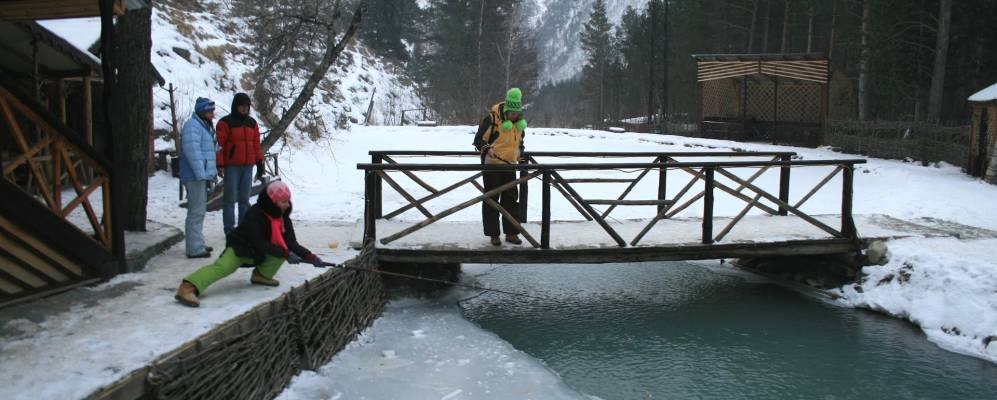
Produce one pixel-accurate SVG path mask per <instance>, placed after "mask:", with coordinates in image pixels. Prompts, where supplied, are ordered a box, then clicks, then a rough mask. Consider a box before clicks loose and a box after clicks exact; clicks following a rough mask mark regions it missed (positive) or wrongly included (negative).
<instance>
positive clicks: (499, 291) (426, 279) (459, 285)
mask: <svg viewBox="0 0 997 400" xmlns="http://www.w3.org/2000/svg"><path fill="white" fill-rule="evenodd" d="M322 265H324V266H326V267H333V268H341V269H349V270H353V271H364V272H370V273H376V274H381V275H388V276H395V277H399V278H406V279H413V280H418V281H424V282H433V283H441V284H444V285H450V286H457V287H463V288H467V289H474V290H482V291H486V292H494V293H502V294H508V295H512V296H520V297H527V298H531V299H537V300H545V301H556V300H555V299H553V298H550V297H545V296H537V295H532V294H526V293H523V292H513V291H507V290H500V289H494V288H489V287H484V286H478V285H469V284H466V283H460V282H451V281H447V280H443V279H433V278H425V277H421V276H416V275H409V274H402V273H398V272H391V271H384V270H380V269H377V268H362V267H355V266H351V265H343V264H334V263H328V262H323V263H322Z"/></svg>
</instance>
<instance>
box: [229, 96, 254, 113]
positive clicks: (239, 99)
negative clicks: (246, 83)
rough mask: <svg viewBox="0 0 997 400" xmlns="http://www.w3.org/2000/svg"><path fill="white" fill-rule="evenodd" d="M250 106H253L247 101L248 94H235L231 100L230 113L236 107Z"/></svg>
mask: <svg viewBox="0 0 997 400" xmlns="http://www.w3.org/2000/svg"><path fill="white" fill-rule="evenodd" d="M250 105H253V102H252V101H251V100H250V99H249V95H248V94H245V93H236V94H235V98H233V99H232V111H235V109H236V107H239V106H250Z"/></svg>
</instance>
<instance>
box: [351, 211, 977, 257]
mask: <svg viewBox="0 0 997 400" xmlns="http://www.w3.org/2000/svg"><path fill="white" fill-rule="evenodd" d="M815 218H816V219H817V220H819V221H821V222H823V223H825V224H827V225H829V226H831V227H834V228H836V229H837V228H839V227H840V226H841V219H840V217H839V216H815ZM854 219H855V226H856V228H857V230H858V233H859V236H860V238H861V240H863V241H869V240H881V239H894V238H904V237H957V238H984V237H987V238H993V237H997V232H993V231H987V230H983V229H979V228H973V227H969V226H965V225H959V224H954V223H949V222H945V221H940V220H932V219H918V220H915V221H913V222H912V221H903V220H900V219H896V218H893V217H890V216H887V215H880V214H873V215H856V216H855V217H854ZM730 220H731V218H723V217H718V218H714V219H713V223H714V227H715V228H714V229H715V231H716V232H719V231H720V230H721V229H723V227H725V226H726V225H727V224H728V223H729V222H730ZM607 222H608V223H609V225H610V226H611V227H612V228H613V229H614V230H616V231H617V232H618V233H619V234H620V236H622V237H623V239H624V240H625V241H627V242H629V241H631V240H632V239H633V238H634V237H635V236H636V235H637V234H638V233H639V232H640V231H641V230H642V229H643V228H644V226H646V225H647V223H648V222H649V220H639V219H638V220H622V221H613V220H611V221H607ZM702 223H703V221H702V219H698V218H695V219H670V220H662V221H659V222H658V223H657V224H656V225H655V226H654V228H653V229H651V231H650V232H649V233H648V234H647V235H646V236H644V238H643V239H642V240H641V241H640V242H639V243H638V245H637V246H628V247H619V246H617V244H616V242H615V241H614V240H613V239H612V238H611V237H610V236H609V234H608V233H606V231H604V230H603V229H602V228H601V227H600V226H599V225H598V224H596V223H595V222H587V221H557V222H552V223H551V234H550V237H551V243H550V247H551V248H550V249H549V250H540V249H535V248H533V247H532V246H530V244H529V242H527V241H526V240H525V239H524V241H523V244H522V245H512V244H509V243H503V245H502V246H501V247H496V246H491V245H490V244H489V243H488V238H487V237H486V236H484V234H483V232H482V228H481V223H480V222H479V221H455V222H449V221H441V222H437V223H434V224H432V225H429V226H427V227H425V228H424V229H422V230H419V231H417V232H414V233H412V234H410V235H408V236H405V237H402V238H400V239H398V240H396V241H394V242H391V243H389V244H382V243H381V242H380V240H381V239H382V238H384V237H386V236H388V235H391V234H394V233H396V232H399V231H401V230H403V229H405V228H408V227H409V226H411V225H413V224H415V223H414V222H410V221H388V220H378V221H377V238H378V242H377V250H378V256H379V258H381V259H382V260H385V261H399V262H504V263H544V262H548V263H549V262H563V263H568V262H592V263H599V262H628V261H653V260H693V259H716V258H737V257H748V256H764V255H769V256H774V255H800V254H831V253H840V252H847V251H852V250H854V249H855V246H856V243H854V242H852V241H850V240H848V239H843V238H835V237H832V236H831V235H829V234H828V233H826V232H824V231H822V230H821V229H819V228H817V227H816V226H814V225H811V224H809V223H807V222H806V221H804V220H802V219H800V218H797V217H794V216H749V217H745V218H743V219H742V220H741V221H740V222H738V223H737V224H736V225H735V226H734V228H733V230H731V231H730V233H729V234H728V235H727V236H726V237H725V238H723V240H721V241H719V242H716V243H714V244H703V242H702ZM524 227H525V228H526V230H527V231H528V232H529V233H530V234H531V235H533V236H534V237H536V238H539V237H540V223H539V222H531V223H527V224H524ZM362 238H363V223H362V221H359V222H357V224H356V225H355V226H354V230H353V234H352V235H351V241H350V245H351V246H353V247H354V248H359V247H360V244H361V241H362Z"/></svg>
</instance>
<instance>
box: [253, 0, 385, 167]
mask: <svg viewBox="0 0 997 400" xmlns="http://www.w3.org/2000/svg"><path fill="white" fill-rule="evenodd" d="M366 11H367V2H366V1H362V2H361V3H360V4H359V5H357V8H356V10H354V11H353V19H352V20H350V26H349V27H347V28H346V32H345V33H343V36H342V37H341V38H340V39H339V42H338V43H337V42H336V32H335V31H333V30H331V29H330V30H329V32H328V34H327V37H326V43H327V44H328V46H326V48H325V54H324V55H323V56H322V61H321V62H320V63H319V65H318V66H317V67H316V68H315V70H313V71H312V75H311V76H310V77H309V78H308V82H305V86H304V87H303V88H302V89H301V93H298V97H297V98H295V99H294V103H291V107H290V108H288V109H287V112H285V113H284V115H283V116H281V117H280V121H278V122H277V124H276V125H274V127H273V128H272V129H270V134H269V135H268V136H267V138H266V139H264V140H263V144H262V148H263V152H264V153H266V152H267V151H268V150H270V147H272V146H273V145H274V144H275V143H277V141H278V140H280V139H281V138H283V137H284V135H285V134H286V133H287V128H288V127H290V126H291V123H292V122H294V119H295V118H297V117H298V114H299V113H301V110H302V109H303V108H304V107H305V104H307V103H308V101H309V100H311V98H312V94H314V93H315V88H316V87H317V86H318V84H319V82H322V79H323V78H325V75H326V74H327V73H328V72H329V67H331V66H332V64H333V63H334V62H335V61H336V59H338V58H339V55H340V54H342V52H343V49H345V48H346V45H347V44H348V43H349V42H350V39H353V35H354V34H356V33H357V29H359V28H360V23H361V21H363V14H364V12H366Z"/></svg>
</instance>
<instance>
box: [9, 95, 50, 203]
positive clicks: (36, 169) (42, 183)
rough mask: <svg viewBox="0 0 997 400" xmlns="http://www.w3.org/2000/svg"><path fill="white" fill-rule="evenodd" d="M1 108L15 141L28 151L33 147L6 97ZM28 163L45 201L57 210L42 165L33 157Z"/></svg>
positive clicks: (29, 158)
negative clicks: (29, 145)
mask: <svg viewBox="0 0 997 400" xmlns="http://www.w3.org/2000/svg"><path fill="white" fill-rule="evenodd" d="M0 110H2V111H3V114H4V118H6V119H7V123H8V125H10V129H11V133H12V134H13V136H14V139H15V141H16V142H17V144H18V145H19V146H21V151H23V152H25V153H27V152H28V151H30V150H31V149H30V148H28V142H27V140H25V138H24V132H22V131H21V127H20V125H18V124H17V118H15V117H14V113H13V111H11V109H10V104H9V103H8V101H7V100H6V99H2V98H0ZM27 162H28V165H29V166H30V167H31V173H32V174H33V176H34V177H35V179H36V180H38V189H39V190H40V191H41V192H42V196H43V197H44V199H45V201H46V202H48V207H49V208H51V209H52V210H56V209H58V208H56V207H57V206H59V205H57V204H55V198H54V197H52V193H51V192H50V190H49V187H48V180H47V179H45V175H44V174H43V173H42V170H41V167H40V166H39V165H38V163H36V162H35V160H34V159H33V158H31V157H28V159H27Z"/></svg>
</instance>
